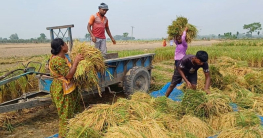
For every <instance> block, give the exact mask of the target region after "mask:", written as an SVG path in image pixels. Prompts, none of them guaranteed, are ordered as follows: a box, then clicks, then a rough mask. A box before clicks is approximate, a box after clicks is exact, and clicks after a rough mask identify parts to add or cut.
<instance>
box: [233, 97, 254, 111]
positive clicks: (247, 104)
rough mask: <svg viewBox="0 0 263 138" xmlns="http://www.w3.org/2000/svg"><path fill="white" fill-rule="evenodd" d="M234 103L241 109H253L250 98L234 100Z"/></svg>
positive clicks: (252, 102)
mask: <svg viewBox="0 0 263 138" xmlns="http://www.w3.org/2000/svg"><path fill="white" fill-rule="evenodd" d="M236 103H237V105H238V106H240V107H242V108H245V109H250V108H252V107H253V104H254V100H253V99H252V98H249V97H248V98H245V97H242V98H238V99H236Z"/></svg>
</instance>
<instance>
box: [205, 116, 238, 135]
mask: <svg viewBox="0 0 263 138" xmlns="http://www.w3.org/2000/svg"><path fill="white" fill-rule="evenodd" d="M207 122H208V124H209V125H210V126H211V127H212V128H213V129H215V130H217V131H221V130H222V129H229V128H233V127H235V126H236V113H235V112H230V113H227V114H222V115H220V116H211V117H210V118H209V119H208V120H207Z"/></svg>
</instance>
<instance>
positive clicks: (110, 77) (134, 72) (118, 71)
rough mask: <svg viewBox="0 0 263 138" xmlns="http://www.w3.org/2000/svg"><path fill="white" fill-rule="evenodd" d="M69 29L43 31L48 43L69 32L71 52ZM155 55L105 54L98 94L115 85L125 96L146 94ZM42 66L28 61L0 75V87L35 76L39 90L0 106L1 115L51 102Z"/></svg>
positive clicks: (84, 91)
mask: <svg viewBox="0 0 263 138" xmlns="http://www.w3.org/2000/svg"><path fill="white" fill-rule="evenodd" d="M72 27H74V25H64V26H55V27H47V28H46V29H47V30H49V31H50V37H51V40H53V39H54V38H55V36H56V37H60V38H65V35H66V33H68V37H67V41H68V42H69V51H71V50H72V47H73V41H72V32H71V28H72ZM62 29H66V31H65V33H63V32H62V31H61V30H62ZM55 30H58V33H56V32H55ZM60 35H62V36H60ZM154 55H155V54H154V53H149V54H141V55H136V56H129V57H123V58H119V57H118V53H109V54H106V60H105V61H104V63H105V65H106V66H107V70H108V71H107V72H105V74H100V73H98V77H99V85H100V87H101V91H104V90H105V89H106V88H107V89H108V90H109V91H111V90H110V87H109V86H111V85H114V84H118V86H119V87H123V88H124V93H125V94H126V95H130V94H132V93H134V92H135V91H141V92H148V90H149V87H150V80H151V69H152V61H153V58H154ZM66 57H67V58H68V59H69V60H70V58H69V56H68V55H66ZM32 64H36V65H38V70H37V71H36V67H33V66H31V65H32ZM41 67H42V64H41V63H39V62H33V61H31V62H28V64H27V65H25V66H24V68H20V69H16V70H13V71H10V72H7V73H6V74H5V75H3V76H0V86H2V85H6V84H7V83H10V82H12V81H15V80H17V79H19V78H21V77H26V78H27V76H29V75H33V74H35V76H36V79H37V80H38V85H39V90H38V91H35V92H27V93H25V94H23V95H22V96H21V97H19V98H16V99H12V100H10V101H6V102H4V103H1V104H0V113H4V112H10V111H14V110H21V109H25V108H32V107H38V106H46V105H50V104H51V103H52V100H51V98H50V96H48V95H50V85H51V83H52V81H53V78H52V77H51V76H50V74H49V73H40V69H41ZM18 71H23V73H22V74H18V75H16V76H12V74H14V73H16V72H18ZM10 76H11V77H10ZM92 91H93V92H95V93H96V92H97V91H96V90H95V89H94V90H92ZM89 94H91V92H89V91H88V90H83V92H82V96H83V97H85V96H88V95H89Z"/></svg>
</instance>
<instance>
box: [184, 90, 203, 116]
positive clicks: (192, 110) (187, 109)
mask: <svg viewBox="0 0 263 138" xmlns="http://www.w3.org/2000/svg"><path fill="white" fill-rule="evenodd" d="M205 95H206V94H205V92H202V91H194V90H191V89H186V90H184V97H183V99H182V103H181V110H182V112H183V114H190V115H196V116H198V117H203V116H205V112H204V111H203V110H198V111H197V110H196V108H197V107H198V106H199V105H201V104H202V103H206V102H207V99H206V96H205Z"/></svg>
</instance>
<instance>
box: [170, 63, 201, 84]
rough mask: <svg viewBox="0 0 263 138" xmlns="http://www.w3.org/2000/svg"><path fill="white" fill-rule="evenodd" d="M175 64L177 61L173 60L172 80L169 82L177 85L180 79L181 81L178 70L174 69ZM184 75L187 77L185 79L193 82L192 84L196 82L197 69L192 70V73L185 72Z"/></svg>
mask: <svg viewBox="0 0 263 138" xmlns="http://www.w3.org/2000/svg"><path fill="white" fill-rule="evenodd" d="M176 64H178V61H175V66H174V75H173V77H172V82H171V84H174V85H177V84H179V83H181V81H182V77H181V75H180V73H179V72H178V70H177V69H176ZM185 77H186V78H187V80H188V81H189V82H190V83H191V84H193V85H196V84H197V71H196V72H194V73H193V74H191V73H187V74H185Z"/></svg>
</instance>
